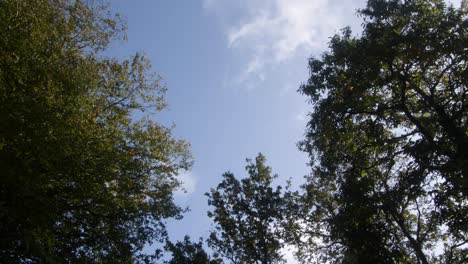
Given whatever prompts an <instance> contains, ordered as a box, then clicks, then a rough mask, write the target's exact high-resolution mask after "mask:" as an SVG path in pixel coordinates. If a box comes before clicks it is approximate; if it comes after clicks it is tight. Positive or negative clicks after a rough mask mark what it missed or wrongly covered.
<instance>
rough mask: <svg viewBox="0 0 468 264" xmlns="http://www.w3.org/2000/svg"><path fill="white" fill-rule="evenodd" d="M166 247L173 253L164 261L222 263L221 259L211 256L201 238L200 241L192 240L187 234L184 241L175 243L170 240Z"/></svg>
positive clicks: (174, 263)
mask: <svg viewBox="0 0 468 264" xmlns="http://www.w3.org/2000/svg"><path fill="white" fill-rule="evenodd" d="M164 249H165V250H166V251H168V252H170V253H171V254H172V258H171V260H169V261H166V262H164V263H167V264H221V263H223V261H222V260H221V259H218V258H216V256H214V257H213V258H210V257H209V256H208V253H206V252H205V250H204V249H203V242H202V240H201V239H200V241H199V242H198V243H193V242H191V241H190V237H188V236H185V237H184V241H177V243H175V244H173V243H172V242H170V241H168V242H167V244H166V246H165V247H164Z"/></svg>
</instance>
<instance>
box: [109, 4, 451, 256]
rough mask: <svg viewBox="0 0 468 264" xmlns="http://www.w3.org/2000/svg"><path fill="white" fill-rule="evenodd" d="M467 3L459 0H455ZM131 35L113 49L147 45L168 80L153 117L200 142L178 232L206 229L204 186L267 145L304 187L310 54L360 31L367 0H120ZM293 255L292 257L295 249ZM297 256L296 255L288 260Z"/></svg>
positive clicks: (181, 197) (173, 225)
mask: <svg viewBox="0 0 468 264" xmlns="http://www.w3.org/2000/svg"><path fill="white" fill-rule="evenodd" d="M453 2H455V5H456V6H459V2H460V0H454V1H453ZM111 4H112V8H113V9H114V10H116V11H117V12H118V13H120V14H122V15H123V16H124V17H125V18H126V20H127V23H128V41H127V42H126V43H116V45H115V46H114V47H113V49H112V52H111V53H112V54H114V55H116V56H119V57H126V56H129V55H131V54H133V53H135V52H143V53H145V54H146V56H147V57H148V58H149V59H150V60H151V61H152V64H153V69H154V70H155V71H156V72H157V73H158V74H160V75H161V76H162V77H163V79H164V82H165V84H166V86H167V88H168V89H169V90H168V96H167V99H168V102H169V105H170V109H169V110H168V111H165V112H164V113H161V114H159V115H157V116H155V120H157V121H159V122H162V123H164V124H168V125H171V124H173V123H174V124H175V125H176V128H175V134H176V136H178V137H180V138H184V139H186V140H188V141H190V142H191V143H192V153H193V155H194V157H195V164H194V167H193V169H192V170H191V171H190V172H187V173H185V174H183V175H182V178H183V179H184V181H185V183H186V189H187V190H188V193H185V194H184V193H181V192H179V193H177V195H176V199H177V201H178V203H179V204H180V205H182V206H189V207H190V209H191V212H189V213H187V214H185V217H184V219H183V220H181V221H170V223H169V235H170V237H171V240H174V241H175V240H177V239H182V238H183V236H184V235H185V234H188V235H190V236H191V237H192V239H194V240H197V239H198V237H200V236H202V237H204V238H206V237H207V236H208V233H209V230H210V225H211V220H210V219H209V218H208V217H207V214H206V212H207V211H208V209H209V208H208V205H207V199H206V196H204V193H206V192H207V191H209V189H210V188H213V187H216V186H217V184H218V183H219V182H220V181H221V175H222V174H223V173H224V172H226V171H232V172H234V173H235V174H236V175H237V176H238V177H244V176H246V173H245V171H244V167H245V165H246V163H245V158H254V157H255V156H256V154H257V153H258V152H262V153H263V154H264V155H265V156H266V158H267V160H268V163H269V165H270V166H271V167H272V168H273V171H274V172H275V173H277V174H279V176H280V178H279V181H278V183H280V184H284V182H285V180H286V179H288V178H292V181H293V186H296V187H297V186H299V185H300V183H301V182H302V179H303V176H304V175H305V174H307V171H308V168H307V166H306V162H307V156H306V155H305V154H304V153H301V152H300V151H299V150H298V149H297V147H296V143H297V142H298V141H299V140H301V138H302V136H303V133H304V131H305V126H306V122H307V111H308V109H309V108H308V106H307V104H306V98H305V97H304V96H301V95H300V94H298V93H297V89H298V88H299V85H300V84H301V83H303V82H305V81H306V80H307V73H308V69H307V58H309V57H311V56H317V55H319V54H321V53H322V52H323V51H325V50H326V48H327V41H328V39H329V37H330V36H332V35H333V34H334V33H337V32H339V29H341V28H343V27H345V26H347V25H350V26H351V27H352V29H353V31H354V32H355V33H358V32H360V23H361V20H360V19H359V18H358V17H357V16H356V9H358V8H362V7H364V5H365V1H364V0H235V1H233V0H198V1H195V0H193V1H183V0H177V1H176V0H174V1H152V0H139V1H128V0H113V1H112V3H111ZM288 258H289V257H288ZM289 263H292V261H290V262H289Z"/></svg>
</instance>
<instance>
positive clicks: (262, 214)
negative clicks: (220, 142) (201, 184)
mask: <svg viewBox="0 0 468 264" xmlns="http://www.w3.org/2000/svg"><path fill="white" fill-rule="evenodd" d="M247 162H248V165H247V167H246V170H247V172H248V177H247V178H244V179H241V180H238V179H236V177H235V176H234V174H232V173H230V172H227V173H225V174H224V175H223V181H222V182H221V183H220V184H219V185H218V187H217V188H216V189H211V191H210V192H209V193H207V196H208V198H209V199H208V204H209V205H211V206H213V208H214V210H213V211H210V212H208V216H209V217H211V218H213V221H214V224H215V230H214V231H213V232H212V233H211V235H210V237H209V238H208V245H209V246H210V247H211V248H212V249H213V250H214V251H215V252H217V253H219V254H220V255H221V256H223V257H225V258H226V259H228V261H230V262H231V263H262V264H267V263H281V262H282V261H283V257H282V255H281V252H280V250H281V248H282V247H283V246H284V245H283V244H282V242H283V239H282V237H283V234H282V228H281V225H282V222H283V220H284V219H285V214H286V212H287V211H286V210H287V208H286V207H287V206H286V204H287V203H286V201H288V197H289V196H288V194H285V193H282V188H281V187H279V186H278V187H276V188H273V187H272V186H271V185H272V182H273V179H274V178H276V176H274V175H271V168H270V167H268V166H267V165H266V164H265V157H264V156H263V155H262V154H259V155H258V156H257V158H256V159H255V161H250V160H247Z"/></svg>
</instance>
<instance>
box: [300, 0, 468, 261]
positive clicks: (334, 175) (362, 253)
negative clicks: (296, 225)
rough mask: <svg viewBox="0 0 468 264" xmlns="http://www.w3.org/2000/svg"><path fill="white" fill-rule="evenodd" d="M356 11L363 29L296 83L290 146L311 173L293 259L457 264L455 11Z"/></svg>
mask: <svg viewBox="0 0 468 264" xmlns="http://www.w3.org/2000/svg"><path fill="white" fill-rule="evenodd" d="M359 14H360V15H361V16H362V17H363V18H364V23H363V29H364V30H363V32H362V34H361V35H360V36H356V37H355V36H352V34H351V30H350V29H348V28H347V29H344V30H343V32H342V34H339V35H336V36H334V37H333V38H332V39H331V41H330V46H329V47H330V49H329V51H328V52H326V53H324V54H323V55H322V56H321V57H320V58H312V59H310V61H309V68H310V78H309V80H308V82H307V83H306V84H304V85H302V86H301V88H300V91H301V92H302V93H303V94H305V95H306V96H308V98H309V100H310V102H311V104H312V105H313V111H312V113H311V119H310V122H309V124H308V128H307V132H306V138H305V140H304V141H303V142H302V143H301V147H302V149H303V150H304V151H306V152H308V153H309V154H310V157H311V162H310V164H311V167H312V173H311V174H310V176H309V177H308V182H307V184H306V185H305V186H304V190H305V191H306V195H305V197H304V202H305V204H306V205H307V206H305V207H304V212H303V213H304V215H303V220H304V222H303V226H306V227H307V228H306V230H303V234H309V236H308V239H309V240H308V242H309V243H307V244H303V246H304V245H305V246H306V247H305V248H306V249H305V251H303V252H304V253H311V255H314V256H317V255H321V256H322V257H323V258H324V259H325V258H326V259H328V260H330V259H331V260H333V261H337V262H340V263H433V262H435V261H440V262H442V263H464V262H466V261H467V258H466V256H467V250H466V248H467V242H468V236H467V235H468V233H467V232H468V229H467V227H468V222H467V219H468V217H467V216H468V214H467V213H468V207H467V205H468V200H467V195H468V132H467V126H468V111H467V106H468V100H467V99H468V98H467V96H468V95H467V92H468V91H467V85H466V84H467V83H468V82H467V81H468V80H467V76H468V75H467V73H468V71H467V70H468V69H467V63H466V59H467V50H466V43H467V28H468V21H467V19H466V15H467V14H466V9H462V8H460V9H457V8H454V7H452V6H447V5H446V4H445V3H444V2H443V1H435V0H434V1H426V0H411V1H403V0H387V1H385V0H369V1H368V3H367V7H366V8H364V9H362V10H360V11H359ZM317 238H320V239H317ZM303 239H307V237H304V238H303ZM437 248H443V250H440V249H439V250H437Z"/></svg>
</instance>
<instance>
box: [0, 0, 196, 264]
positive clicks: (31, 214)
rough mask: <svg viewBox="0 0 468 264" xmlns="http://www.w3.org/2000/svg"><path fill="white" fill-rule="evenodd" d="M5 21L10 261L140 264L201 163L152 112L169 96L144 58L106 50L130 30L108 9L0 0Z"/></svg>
mask: <svg viewBox="0 0 468 264" xmlns="http://www.w3.org/2000/svg"><path fill="white" fill-rule="evenodd" d="M0 17H1V22H0V31H1V32H2V37H1V38H0V123H1V124H2V126H1V128H0V142H1V144H2V147H1V149H0V171H2V177H1V178H0V199H1V200H0V201H1V203H0V204H1V206H0V218H1V219H0V222H1V224H0V232H1V233H2V234H5V235H4V239H3V240H2V242H1V243H0V259H1V262H7V263H10V262H14V263H22V262H28V263H29V262H30V261H33V262H35V263H75V262H93V263H94V262H96V263H135V262H137V261H138V257H139V256H140V257H144V256H142V254H140V251H141V250H142V248H143V246H144V245H145V244H146V243H150V242H153V241H163V240H164V239H165V237H166V231H165V225H164V223H165V219H167V218H173V217H176V218H179V217H181V215H180V214H181V212H182V210H181V208H179V207H177V206H176V205H175V204H174V202H173V197H172V191H173V190H174V188H176V187H177V186H178V184H179V183H178V181H177V180H176V176H177V175H178V173H179V172H180V171H182V170H185V169H189V168H190V166H191V163H192V159H191V155H190V153H189V151H188V148H189V144H188V143H187V142H185V141H183V140H178V139H175V138H174V137H173V136H172V132H171V129H169V128H165V127H163V126H161V125H160V124H158V123H157V122H156V121H154V120H153V119H152V118H151V117H150V116H149V115H148V114H151V113H154V112H157V111H160V110H162V109H164V107H165V105H166V102H165V101H164V93H165V90H166V89H165V87H161V86H160V82H159V77H158V76H157V75H154V74H153V73H151V72H150V64H149V62H148V61H147V60H146V59H145V58H144V56H141V55H139V54H136V55H135V56H133V57H132V58H130V59H128V60H124V61H118V60H116V59H113V58H106V57H104V56H103V55H102V54H101V53H100V51H102V50H104V49H105V48H106V47H107V45H108V43H109V42H110V41H111V40H112V39H114V38H116V37H120V36H121V34H122V33H123V29H124V28H125V25H124V24H122V22H121V20H120V18H119V17H118V16H112V15H110V14H109V12H108V10H107V9H106V7H105V6H101V5H98V4H93V5H89V4H88V2H82V1H68V0H60V1H32V0H31V1H2V2H1V3H0ZM144 111H145V112H144Z"/></svg>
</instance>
